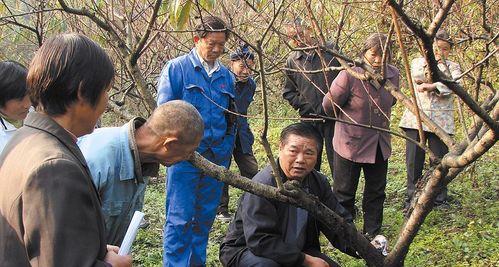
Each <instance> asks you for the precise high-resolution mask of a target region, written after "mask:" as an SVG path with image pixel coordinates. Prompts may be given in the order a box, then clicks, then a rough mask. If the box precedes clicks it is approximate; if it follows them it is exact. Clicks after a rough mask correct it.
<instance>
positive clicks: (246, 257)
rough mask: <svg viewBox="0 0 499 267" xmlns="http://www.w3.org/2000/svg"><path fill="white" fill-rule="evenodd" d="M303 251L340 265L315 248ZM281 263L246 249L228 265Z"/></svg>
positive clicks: (253, 266) (274, 266) (333, 266)
mask: <svg viewBox="0 0 499 267" xmlns="http://www.w3.org/2000/svg"><path fill="white" fill-rule="evenodd" d="M303 253H305V254H308V255H310V256H313V257H318V258H321V259H323V260H324V261H326V262H327V263H328V264H329V266H330V267H339V266H340V265H339V264H338V263H336V262H335V261H333V260H332V259H330V258H329V257H328V256H327V255H326V254H323V253H321V252H320V251H317V250H305V251H303ZM280 266H281V265H280V264H278V263H277V262H275V261H273V260H271V259H267V258H263V257H259V256H256V255H255V254H253V253H252V252H251V251H250V250H249V249H246V250H245V251H243V252H242V253H241V255H240V256H239V257H238V260H236V262H234V263H233V264H231V265H230V267H280Z"/></svg>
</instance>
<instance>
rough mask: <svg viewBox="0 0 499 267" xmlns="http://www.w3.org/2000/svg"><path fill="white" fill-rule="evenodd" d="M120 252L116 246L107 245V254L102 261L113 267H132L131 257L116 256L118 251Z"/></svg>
mask: <svg viewBox="0 0 499 267" xmlns="http://www.w3.org/2000/svg"><path fill="white" fill-rule="evenodd" d="M119 250H120V248H119V247H117V246H111V245H107V254H106V258H104V261H105V262H107V263H109V264H111V265H112V266H113V267H132V256H130V255H124V256H120V255H118V251H119Z"/></svg>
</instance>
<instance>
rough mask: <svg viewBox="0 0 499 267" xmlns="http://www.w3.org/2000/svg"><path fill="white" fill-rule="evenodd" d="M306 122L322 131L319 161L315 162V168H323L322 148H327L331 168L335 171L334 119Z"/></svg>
mask: <svg viewBox="0 0 499 267" xmlns="http://www.w3.org/2000/svg"><path fill="white" fill-rule="evenodd" d="M303 122H306V123H310V124H311V125H312V126H314V128H315V130H317V132H319V133H320V135H321V137H322V141H321V147H320V151H318V153H317V154H318V157H317V163H315V167H314V169H316V170H317V171H320V170H321V163H322V150H323V148H325V149H326V156H327V161H328V163H329V170H330V171H331V174H332V173H333V165H334V150H333V135H334V121H332V120H326V121H325V122H316V121H303Z"/></svg>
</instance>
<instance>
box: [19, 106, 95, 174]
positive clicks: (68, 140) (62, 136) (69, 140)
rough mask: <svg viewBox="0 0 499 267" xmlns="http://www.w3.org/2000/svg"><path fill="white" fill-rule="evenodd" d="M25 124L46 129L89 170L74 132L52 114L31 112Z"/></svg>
mask: <svg viewBox="0 0 499 267" xmlns="http://www.w3.org/2000/svg"><path fill="white" fill-rule="evenodd" d="M24 126H26V127H31V128H35V129H38V130H40V131H44V132H46V133H49V134H51V135H52V136H54V137H55V138H57V139H58V140H59V141H60V142H61V143H63V144H64V145H65V146H66V147H67V148H68V149H69V150H70V151H71V153H73V155H74V156H75V157H76V158H78V160H79V161H80V163H81V164H82V165H83V166H85V168H87V170H88V167H87V162H86V161H85V158H84V157H83V154H82V153H81V151H80V149H79V148H78V146H77V144H76V142H75V141H74V139H73V136H72V134H71V133H70V132H68V131H67V130H66V129H64V128H63V127H62V126H61V125H59V124H58V123H57V122H56V121H54V120H53V119H52V118H51V117H50V116H48V115H46V114H42V113H39V112H30V113H28V116H27V117H26V120H25V121H24ZM89 175H90V174H89Z"/></svg>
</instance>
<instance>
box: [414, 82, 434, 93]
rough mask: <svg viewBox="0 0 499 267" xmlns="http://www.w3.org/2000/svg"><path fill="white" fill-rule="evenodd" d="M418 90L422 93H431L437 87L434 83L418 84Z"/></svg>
mask: <svg viewBox="0 0 499 267" xmlns="http://www.w3.org/2000/svg"><path fill="white" fill-rule="evenodd" d="M416 89H417V90H418V91H419V92H421V93H422V92H431V91H433V90H435V89H437V87H436V86H435V84H433V83H422V84H418V85H417V86H416Z"/></svg>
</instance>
